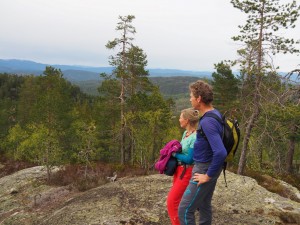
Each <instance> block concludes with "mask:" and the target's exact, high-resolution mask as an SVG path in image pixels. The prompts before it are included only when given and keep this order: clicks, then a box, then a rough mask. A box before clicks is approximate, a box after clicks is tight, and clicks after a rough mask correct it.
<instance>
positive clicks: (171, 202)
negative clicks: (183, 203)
mask: <svg viewBox="0 0 300 225" xmlns="http://www.w3.org/2000/svg"><path fill="white" fill-rule="evenodd" d="M183 170H184V166H178V167H177V169H176V172H175V174H174V176H173V186H172V187H171V189H170V192H169V194H168V197H167V209H168V214H169V217H170V219H171V223H172V225H180V222H179V217H178V206H179V203H180V200H181V197H182V195H183V193H184V191H185V189H186V187H187V186H188V184H189V182H190V179H191V176H192V170H193V167H192V166H188V167H187V168H186V171H185V173H184V176H183V178H182V179H180V175H181V174H182V171H183Z"/></svg>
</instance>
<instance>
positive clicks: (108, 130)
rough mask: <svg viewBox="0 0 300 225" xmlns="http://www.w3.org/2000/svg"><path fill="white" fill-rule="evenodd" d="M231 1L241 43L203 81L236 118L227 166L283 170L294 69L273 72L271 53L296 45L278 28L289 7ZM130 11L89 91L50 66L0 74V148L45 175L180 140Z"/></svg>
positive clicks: (288, 167) (146, 154) (154, 151)
mask: <svg viewBox="0 0 300 225" xmlns="http://www.w3.org/2000/svg"><path fill="white" fill-rule="evenodd" d="M231 3H232V4H233V6H234V7H236V8H237V9H239V10H241V11H242V12H244V13H246V14H247V15H248V20H247V21H246V24H245V25H244V26H240V29H241V31H240V35H238V36H235V37H233V40H235V41H238V42H240V43H242V44H243V45H241V46H242V47H241V48H240V49H239V50H238V55H239V58H238V59H236V60H231V61H227V60H224V61H221V62H219V63H216V64H215V70H216V71H215V72H214V73H213V74H212V79H211V80H207V81H208V82H210V83H211V85H212V86H213V88H214V93H215V96H214V99H215V100H214V106H215V107H216V108H218V109H219V110H220V111H221V112H222V113H225V112H226V113H227V114H228V115H229V116H235V117H237V118H239V121H240V126H241V130H242V141H241V144H240V151H239V155H238V157H236V161H235V165H236V166H237V167H238V171H237V172H238V173H239V174H243V173H244V172H245V169H246V168H250V169H254V170H259V171H267V172H271V173H278V172H280V173H293V172H295V171H293V160H294V159H299V157H300V150H299V140H300V137H299V136H300V135H299V125H300V124H299V123H300V122H299V121H300V107H299V103H300V102H299V95H300V87H299V70H298V69H297V68H292V69H291V73H289V74H287V76H286V77H282V76H280V75H279V74H278V73H277V72H276V68H275V67H274V65H273V64H272V60H271V59H272V58H271V55H272V54H274V55H275V54H277V53H280V52H283V53H297V52H299V50H297V49H296V48H295V47H294V46H295V45H296V44H297V42H296V41H294V40H293V39H287V38H285V37H281V36H279V35H278V31H279V30H280V29H286V28H293V27H294V23H295V21H296V20H297V18H298V16H299V13H298V11H299V6H297V4H296V2H295V1H293V2H292V3H289V4H285V5H279V1H278V0H268V1H254V0H248V1H239V0H232V1H231ZM134 19H135V17H134V16H133V15H128V16H120V17H119V23H118V24H117V27H116V31H117V32H119V37H117V38H115V39H113V40H112V41H108V43H107V44H106V47H107V49H111V50H114V51H115V52H117V53H116V54H115V55H111V56H110V58H109V63H110V65H111V66H113V68H114V70H113V71H112V73H111V74H101V76H102V78H103V82H102V83H101V84H100V85H99V87H98V93H99V95H98V96H90V95H87V94H83V93H82V91H81V90H80V89H79V88H78V87H77V86H75V85H72V84H71V83H69V82H68V81H66V80H65V79H64V78H63V74H62V72H61V71H60V70H59V69H55V68H53V67H46V68H45V71H44V73H43V74H42V75H40V76H32V75H27V76H16V75H12V74H1V75H0V87H1V88H0V90H1V91H0V97H1V98H0V107H1V111H0V129H1V134H0V135H1V136H0V138H1V145H0V147H1V148H0V153H1V155H5V156H6V157H9V158H13V159H20V160H27V161H31V162H35V163H37V164H40V165H45V166H46V168H47V171H48V173H49V174H48V175H49V177H50V172H51V168H52V167H53V166H56V165H64V164H68V163H80V164H83V165H85V168H86V170H87V169H88V167H90V166H92V165H93V162H95V161H97V160H104V161H108V162H118V163H120V164H122V165H124V164H131V165H138V166H141V167H143V168H149V167H151V165H152V164H153V163H154V161H155V160H156V159H157V157H158V155H159V150H160V149H161V148H162V147H163V145H164V144H165V143H166V142H168V141H170V140H171V139H180V137H181V132H182V131H181V130H180V128H179V126H178V114H174V110H173V108H174V107H175V105H174V101H173V100H172V99H166V98H164V97H163V96H162V94H161V92H160V91H159V88H158V87H157V86H156V85H154V84H153V83H152V82H150V80H149V78H148V75H149V72H148V71H147V70H146V66H147V63H148V62H147V55H146V53H145V52H144V51H143V49H142V48H140V47H139V46H136V45H134V38H133V35H134V33H135V32H136V30H135V28H134V26H133V25H132V22H133V20H134ZM233 66H238V67H239V71H240V75H239V76H235V75H234V74H233V72H232V67H233ZM291 77H293V79H290V78H291ZM186 101H188V98H187V99H186Z"/></svg>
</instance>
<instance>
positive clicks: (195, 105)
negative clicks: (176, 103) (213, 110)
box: [190, 92, 200, 109]
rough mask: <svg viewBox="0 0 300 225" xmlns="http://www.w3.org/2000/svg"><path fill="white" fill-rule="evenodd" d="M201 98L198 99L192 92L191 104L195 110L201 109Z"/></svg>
mask: <svg viewBox="0 0 300 225" xmlns="http://www.w3.org/2000/svg"><path fill="white" fill-rule="evenodd" d="M199 98H200V97H198V98H196V97H195V96H194V95H193V93H192V92H190V102H191V105H192V107H193V108H194V109H199Z"/></svg>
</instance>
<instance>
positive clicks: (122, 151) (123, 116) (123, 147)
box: [120, 79, 125, 165]
mask: <svg viewBox="0 0 300 225" xmlns="http://www.w3.org/2000/svg"><path fill="white" fill-rule="evenodd" d="M122 80H123V79H122ZM121 86H122V88H121V95H120V99H121V140H120V152H121V164H122V165H124V164H125V115H124V105H125V101H124V85H123V82H122V84H121Z"/></svg>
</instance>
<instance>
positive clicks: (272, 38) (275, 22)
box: [231, 0, 299, 174]
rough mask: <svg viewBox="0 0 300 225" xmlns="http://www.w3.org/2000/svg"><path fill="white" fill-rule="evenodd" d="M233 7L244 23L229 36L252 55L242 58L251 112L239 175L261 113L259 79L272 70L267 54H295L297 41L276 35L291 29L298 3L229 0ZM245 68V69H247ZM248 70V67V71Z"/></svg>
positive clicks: (276, 0) (297, 15) (265, 0)
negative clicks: (250, 92)
mask: <svg viewBox="0 0 300 225" xmlns="http://www.w3.org/2000/svg"><path fill="white" fill-rule="evenodd" d="M231 3H232V4H233V6H234V7H235V8H238V9H239V10H241V11H242V12H244V13H246V14H247V15H248V19H247V21H246V24H245V25H244V26H239V28H240V33H241V34H240V35H238V36H235V37H233V40H235V41H241V42H243V43H245V45H246V47H247V49H248V50H247V52H248V53H249V52H253V55H255V57H253V58H252V57H248V59H253V61H252V60H251V61H246V62H245V61H243V62H242V63H241V65H242V71H243V72H246V73H248V74H244V75H247V76H249V77H251V78H253V85H254V89H253V95H252V102H251V105H252V108H251V113H250V115H249V117H248V119H247V121H246V123H247V125H246V128H245V135H244V138H243V146H242V153H241V157H240V162H239V169H238V173H239V174H243V173H244V168H245V166H246V155H247V149H248V144H249V139H250V136H251V131H252V129H253V127H254V124H255V123H256V121H257V120H258V118H259V115H260V113H261V106H260V103H261V98H262V96H261V92H260V89H261V85H262V79H263V77H264V76H265V74H267V73H268V71H270V70H272V69H273V65H272V60H271V59H270V58H268V57H269V56H270V55H271V54H273V55H275V54H277V53H296V52H299V50H298V49H296V48H295V47H294V45H295V44H296V43H297V42H296V41H294V40H293V39H288V38H285V37H282V36H279V35H278V33H279V31H280V30H281V29H287V28H294V27H295V22H296V20H297V18H298V17H299V6H297V4H296V1H293V2H292V3H289V4H284V5H280V4H279V0H259V1H256V0H243V1H242V0H231ZM247 68H248V69H247ZM249 69H250V70H249Z"/></svg>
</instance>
